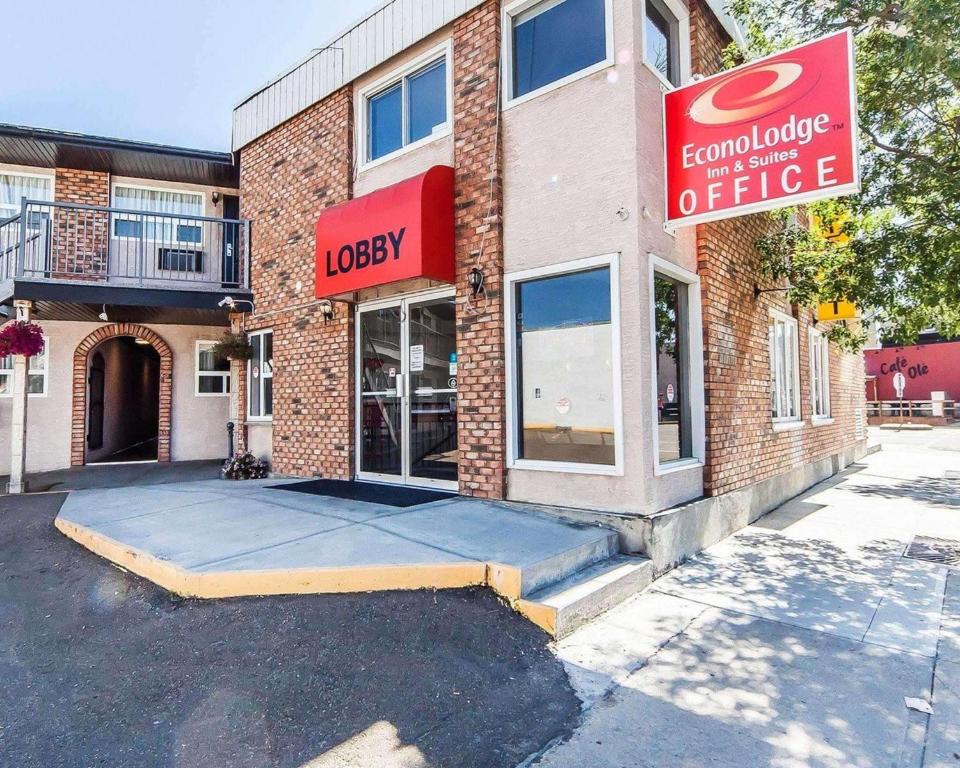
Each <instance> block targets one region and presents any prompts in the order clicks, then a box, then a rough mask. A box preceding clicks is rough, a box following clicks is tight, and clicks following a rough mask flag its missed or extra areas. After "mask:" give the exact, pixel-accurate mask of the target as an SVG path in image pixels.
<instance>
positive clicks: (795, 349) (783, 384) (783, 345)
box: [769, 310, 800, 422]
mask: <svg viewBox="0 0 960 768" xmlns="http://www.w3.org/2000/svg"><path fill="white" fill-rule="evenodd" d="M769 332H770V401H771V409H772V411H773V420H774V422H788V421H797V422H799V421H800V341H799V339H798V338H797V321H796V320H795V319H794V318H792V317H790V316H789V315H785V314H784V313H782V312H777V311H776V310H771V311H770V326H769Z"/></svg>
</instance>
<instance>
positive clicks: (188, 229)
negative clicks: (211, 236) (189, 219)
mask: <svg viewBox="0 0 960 768" xmlns="http://www.w3.org/2000/svg"><path fill="white" fill-rule="evenodd" d="M201 232H202V230H201V228H200V225H199V224H178V225H177V240H178V241H180V242H181V243H199V242H200V241H201V240H202V239H203V238H202V236H201Z"/></svg>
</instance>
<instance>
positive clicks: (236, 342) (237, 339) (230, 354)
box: [213, 331, 253, 362]
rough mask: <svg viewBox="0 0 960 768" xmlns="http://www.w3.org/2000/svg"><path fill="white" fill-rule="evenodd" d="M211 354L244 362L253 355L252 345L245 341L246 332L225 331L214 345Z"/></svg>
mask: <svg viewBox="0 0 960 768" xmlns="http://www.w3.org/2000/svg"><path fill="white" fill-rule="evenodd" d="M213 354H215V355H219V356H220V357H225V358H227V359H228V360H238V361H240V362H245V361H247V360H249V359H250V358H252V357H253V346H252V345H251V344H250V342H249V341H247V336H246V334H243V333H230V332H229V331H227V332H226V333H225V334H223V337H222V338H221V339H220V341H218V342H217V343H216V344H215V345H214V347H213Z"/></svg>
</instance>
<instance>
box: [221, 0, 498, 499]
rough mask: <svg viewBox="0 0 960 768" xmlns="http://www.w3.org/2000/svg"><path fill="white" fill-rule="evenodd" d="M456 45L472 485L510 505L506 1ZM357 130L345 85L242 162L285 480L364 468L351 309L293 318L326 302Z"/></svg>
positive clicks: (479, 15)
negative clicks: (322, 217) (501, 97)
mask: <svg viewBox="0 0 960 768" xmlns="http://www.w3.org/2000/svg"><path fill="white" fill-rule="evenodd" d="M452 35H453V39H454V61H453V79H454V110H453V114H454V142H455V149H454V154H455V162H454V166H455V168H456V169H457V173H456V181H455V184H456V189H455V197H456V211H457V213H456V222H455V224H456V261H457V278H456V287H457V334H458V344H457V346H458V352H459V361H458V384H459V409H460V415H459V443H460V452H461V456H462V457H463V459H464V460H463V461H461V480H460V487H461V491H462V492H463V493H464V494H467V495H475V496H483V497H488V498H503V496H504V466H503V465H504V432H505V430H504V421H503V418H504V417H503V410H504V407H503V405H504V400H505V395H504V371H503V354H504V352H503V344H504V339H503V322H502V296H501V286H502V275H503V262H502V244H501V232H500V211H501V187H500V178H501V171H500V164H501V160H500V152H499V143H498V141H497V120H496V115H497V112H496V103H497V74H498V73H497V57H498V47H499V40H500V13H499V4H498V2H497V1H496V0H488V2H487V3H485V4H484V5H483V6H481V7H480V8H477V9H475V10H474V11H472V12H470V13H468V14H466V15H464V16H462V17H461V18H460V19H458V20H457V21H456V22H455V23H454V26H453V33H452ZM352 125H353V115H352V91H351V88H350V87H345V88H343V89H341V90H340V91H338V92H337V93H335V94H332V95H331V96H329V97H327V98H326V99H324V100H323V102H321V103H320V104H317V105H314V106H313V107H311V108H310V109H308V110H306V111H305V112H303V113H301V114H300V115H298V116H296V117H294V118H293V119H292V120H290V121H288V122H286V123H284V124H283V125H281V126H279V127H278V128H276V129H275V130H273V131H271V132H270V133H268V134H266V135H265V136H263V137H261V138H260V139H257V140H256V141H255V142H253V143H252V144H251V145H249V146H247V147H245V148H244V149H243V150H242V152H241V159H240V186H241V216H242V217H243V218H249V219H251V220H252V222H253V224H252V227H253V234H252V242H253V253H254V260H253V261H254V263H253V270H252V280H253V290H254V295H255V296H256V300H257V311H256V314H255V315H254V316H252V317H250V318H248V319H247V321H246V329H247V330H254V329H258V328H273V331H274V380H273V386H274V409H273V469H274V471H276V472H278V473H282V474H294V475H322V476H325V477H349V476H352V474H353V472H354V469H355V464H354V461H355V457H354V403H353V397H354V349H353V338H354V337H353V314H352V311H351V308H349V307H347V306H346V305H342V304H341V305H337V307H336V309H337V317H336V319H335V320H333V321H331V322H325V321H324V320H323V319H322V318H321V317H320V315H319V312H318V311H317V308H316V306H315V305H314V306H311V307H308V308H303V309H296V310H293V309H290V308H291V307H293V306H296V305H298V304H304V303H309V302H311V301H312V297H313V292H314V274H313V263H314V262H313V249H314V226H315V224H316V219H317V216H318V215H319V214H320V211H322V210H323V208H325V207H326V206H328V205H331V204H334V203H337V202H340V201H342V200H345V199H348V198H349V197H351V196H352V183H351V176H352V171H353V168H352V142H351V136H352ZM491 177H492V178H493V179H494V183H493V185H492V187H491ZM491 196H492V199H491ZM481 252H482V255H481ZM478 259H479V261H478ZM478 263H479V265H480V267H481V269H482V270H483V272H484V277H485V282H486V295H485V296H484V297H480V298H478V299H471V298H468V296H469V293H470V291H469V288H468V286H467V282H466V280H467V275H468V273H469V272H470V269H471V268H472V267H473V266H474V265H475V264H478ZM298 280H299V281H300V282H301V290H300V291H299V292H298V291H296V289H295V285H296V282H297V281H298Z"/></svg>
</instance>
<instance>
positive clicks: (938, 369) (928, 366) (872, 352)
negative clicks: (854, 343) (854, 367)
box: [863, 341, 960, 400]
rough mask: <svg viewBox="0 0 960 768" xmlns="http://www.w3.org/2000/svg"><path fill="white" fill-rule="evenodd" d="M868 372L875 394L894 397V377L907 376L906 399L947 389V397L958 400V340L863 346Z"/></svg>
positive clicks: (925, 397)
mask: <svg viewBox="0 0 960 768" xmlns="http://www.w3.org/2000/svg"><path fill="white" fill-rule="evenodd" d="M863 355H864V358H865V359H866V366H867V375H868V376H876V377H877V380H876V386H877V397H879V399H880V400H896V399H897V392H896V390H895V389H894V387H893V377H894V375H895V374H896V373H897V371H900V372H901V373H903V375H904V376H906V377H907V387H906V389H905V390H904V393H903V397H904V399H905V400H929V399H930V393H931V392H946V393H947V399H948V400H954V399H957V400H960V341H950V342H944V343H942V344H919V345H916V346H913V347H891V348H889V349H868V350H865V351H864V353H863ZM867 399H868V400H872V399H873V383H872V382H869V381H868V382H867Z"/></svg>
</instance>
